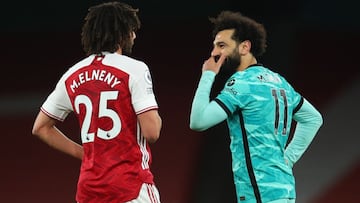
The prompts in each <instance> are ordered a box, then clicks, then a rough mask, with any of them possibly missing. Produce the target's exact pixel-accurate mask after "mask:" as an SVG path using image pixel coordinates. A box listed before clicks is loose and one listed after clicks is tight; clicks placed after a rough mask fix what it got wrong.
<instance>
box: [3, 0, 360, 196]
mask: <svg viewBox="0 0 360 203" xmlns="http://www.w3.org/2000/svg"><path fill="white" fill-rule="evenodd" d="M99 2H100V1H87V2H75V1H69V0H63V1H57V2H54V1H43V0H42V1H24V0H20V1H6V2H2V5H1V12H0V20H1V27H0V32H1V34H0V44H1V80H0V127H1V131H2V134H1V147H0V157H1V159H0V161H1V167H0V180H1V183H0V201H1V202H11V203H23V202H36V203H45V202H52V203H64V202H75V201H74V195H75V189H76V181H77V177H78V171H79V164H80V163H79V162H78V161H77V160H74V159H73V158H71V157H68V156H66V155H64V154H62V153H60V152H57V151H55V150H53V149H51V148H49V147H48V146H46V145H45V144H43V143H42V142H40V141H39V140H38V139H36V138H35V137H32V136H31V128H32V122H33V120H34V118H35V116H36V114H37V112H38V109H39V106H40V105H41V103H42V102H43V101H44V99H45V98H46V96H47V94H49V92H50V91H51V90H52V89H53V88H54V85H55V82H56V81H57V80H58V79H59V77H60V76H61V75H62V73H63V72H64V71H65V70H66V69H67V67H69V66H71V65H72V64H73V63H75V62H76V61H78V60H79V59H80V58H82V57H83V56H84V54H83V52H82V49H81V44H80V28H81V24H82V22H83V17H84V15H85V14H86V10H87V8H88V7H89V6H91V5H94V4H96V3H99ZM125 2H128V3H130V4H132V5H133V6H135V7H138V8H139V9H140V18H141V20H142V23H143V26H142V29H141V30H140V31H139V33H138V34H137V39H136V44H135V47H134V50H133V51H134V53H133V55H134V57H136V58H138V59H141V60H143V61H145V62H146V63H147V64H148V65H149V67H150V68H151V70H152V74H153V80H154V89H155V92H156V94H157V97H158V103H159V105H160V114H161V116H162V118H163V129H162V134H161V138H160V140H159V141H158V142H157V143H156V144H155V145H152V150H153V155H154V160H153V172H154V174H155V181H156V183H157V186H158V187H159V190H160V192H161V198H162V202H164V203H195V202H196V203H203V202H204V203H219V202H221V203H223V202H226V203H232V202H234V188H233V185H232V174H231V169H230V165H231V163H230V157H229V150H228V146H227V145H228V142H229V140H228V137H227V136H226V132H225V126H224V125H220V126H218V127H215V128H213V129H211V130H209V131H207V132H205V133H195V132H192V131H191V130H190V129H189V127H188V122H189V121H188V117H189V111H190V105H191V98H192V96H193V94H194V91H195V88H196V85H197V80H198V79H199V77H200V69H201V64H202V63H203V60H204V59H206V58H207V57H208V55H209V53H210V50H211V46H212V45H211V43H212V38H211V35H210V32H211V25H210V23H209V22H208V19H207V17H209V16H215V15H216V14H217V13H218V12H219V11H220V10H222V9H230V10H238V11H241V12H242V13H243V14H245V15H248V16H249V17H252V18H254V19H256V20H257V21H259V22H261V23H263V24H264V25H265V27H266V28H267V30H268V36H269V37H268V38H269V42H268V45H269V48H268V51H267V53H266V54H265V55H264V57H263V58H262V59H261V62H262V63H263V64H265V65H268V66H269V67H271V68H272V69H274V70H275V71H278V72H280V73H282V74H283V75H284V76H285V77H286V78H287V79H288V80H289V81H290V82H291V83H292V84H293V85H294V87H295V88H296V89H297V90H298V91H299V92H301V93H302V94H303V95H304V96H305V97H306V98H308V100H310V101H312V102H313V103H314V104H315V105H316V106H317V107H318V109H319V110H320V111H321V112H322V114H323V116H324V126H323V127H322V128H321V130H320V132H319V134H318V136H317V137H316V138H315V140H314V142H313V143H312V145H311V148H310V149H309V150H308V151H307V153H306V154H305V155H304V157H303V158H302V159H301V160H300V161H299V163H298V164H297V165H296V166H295V168H294V171H295V175H296V178H297V188H298V201H297V202H298V203H335V202H341V203H342V202H347V203H358V202H360V187H359V186H358V182H360V161H359V155H360V147H359V141H360V133H359V128H358V125H359V124H360V122H359V121H360V119H359V113H360V108H359V103H360V71H359V68H360V67H359V65H358V63H357V60H358V53H359V51H358V49H359V47H360V21H359V20H360V14H359V12H358V10H357V6H356V4H355V1H352V0H343V1H339V0H337V1H325V0H319V1H316V2H315V1H310V0H303V1H292V2H288V1H285V0H280V1H276V2H271V1H252V2H250V1H244V2H240V1H230V0H222V1H220V0H211V1H205V0H196V1H186V0H183V1H160V0H155V1H151V2H150V1H125ZM73 121H74V117H73V116H70V117H69V118H68V119H67V121H66V122H65V123H63V124H61V126H60V128H61V129H62V130H64V131H65V132H67V133H68V135H70V136H71V137H72V138H73V139H74V140H76V141H79V136H78V134H79V131H78V126H77V125H76V124H75V125H74V124H73V123H74V122H73Z"/></svg>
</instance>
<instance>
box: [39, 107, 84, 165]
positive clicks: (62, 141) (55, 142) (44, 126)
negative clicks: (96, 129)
mask: <svg viewBox="0 0 360 203" xmlns="http://www.w3.org/2000/svg"><path fill="white" fill-rule="evenodd" d="M56 123H57V120H56V119H53V118H51V117H49V116H48V115H46V114H45V113H43V112H42V111H40V112H39V114H38V116H37V117H36V119H35V122H34V126H33V129H32V134H33V135H35V136H37V137H39V138H40V139H41V140H42V141H44V142H45V143H46V144H48V145H49V146H51V147H53V148H55V149H57V150H59V151H61V152H64V153H66V154H69V155H71V156H73V157H75V158H78V159H82V157H83V148H82V146H81V145H79V144H77V143H76V142H74V141H72V140H70V139H69V138H68V137H66V136H65V135H64V134H63V133H62V132H61V131H60V130H59V129H57V128H56V126H55V125H56Z"/></svg>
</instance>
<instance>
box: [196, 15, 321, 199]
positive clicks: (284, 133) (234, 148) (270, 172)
mask: <svg viewBox="0 0 360 203" xmlns="http://www.w3.org/2000/svg"><path fill="white" fill-rule="evenodd" d="M211 21H212V22H213V23H214V26H215V28H214V31H213V33H214V42H213V44H214V48H213V50H212V52H211V56H210V58H209V59H208V60H206V61H205V62H204V64H203V67H202V71H203V72H202V75H201V78H200V81H199V85H198V88H197V90H196V93H195V96H194V100H193V103H192V109H191V115H190V127H191V128H192V129H194V130H197V131H203V130H206V129H208V128H210V127H212V126H214V125H216V124H218V123H220V122H222V121H224V120H225V119H226V120H227V124H228V128H229V131H230V132H229V134H230V140H231V143H230V151H231V154H232V169H233V174H234V184H235V188H236V196H237V202H239V203H294V202H295V199H296V193H295V178H294V176H293V173H292V166H293V164H295V163H296V161H297V160H298V159H299V158H300V157H301V155H302V154H303V153H304V151H305V150H306V149H307V147H308V146H309V144H310V143H311V141H312V139H313V138H314V136H315V134H316V133H317V131H318V129H319V128H320V126H321V125H322V116H321V114H320V113H319V112H318V111H317V110H316V109H315V108H314V107H313V106H312V105H311V104H310V103H309V102H308V101H307V100H306V99H305V98H303V97H302V96H301V95H300V94H299V93H298V92H296V91H295V90H294V88H293V87H292V86H291V85H290V84H289V83H288V82H287V81H286V80H285V78H283V77H282V76H280V75H279V74H277V73H275V72H273V71H271V70H269V69H268V68H266V67H264V66H263V65H262V64H259V63H258V61H257V57H259V56H260V55H261V54H263V53H264V52H265V47H266V32H265V28H264V27H263V26H262V25H261V24H259V23H257V22H255V21H254V20H252V19H250V18H248V17H245V16H243V15H241V14H240V13H237V12H230V11H224V12H221V13H220V14H219V16H218V17H217V18H212V19H211ZM218 57H219V58H218ZM217 58H218V60H216V59H217ZM220 68H221V69H227V70H228V71H229V70H230V69H232V70H233V72H234V73H233V74H232V76H230V78H229V79H228V80H227V82H226V84H225V86H224V88H223V89H222V91H221V92H220V93H219V94H218V95H217V96H216V98H215V99H214V100H212V101H209V95H210V91H211V88H212V85H213V82H214V79H215V76H216V75H217V74H218V73H219V71H220ZM292 120H295V121H296V122H297V126H296V129H295V132H294V137H293V139H292V140H291V141H290V143H289V145H288V146H287V147H286V144H287V142H288V139H289V133H290V127H291V121H292Z"/></svg>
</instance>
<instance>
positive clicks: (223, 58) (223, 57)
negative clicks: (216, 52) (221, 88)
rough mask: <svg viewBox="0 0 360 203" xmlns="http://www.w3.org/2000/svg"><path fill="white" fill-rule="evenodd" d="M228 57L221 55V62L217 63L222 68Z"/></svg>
mask: <svg viewBox="0 0 360 203" xmlns="http://www.w3.org/2000/svg"><path fill="white" fill-rule="evenodd" d="M226 57H227V56H226V55H225V54H221V56H220V58H219V60H218V61H217V62H216V63H217V64H218V65H220V66H221V65H222V64H223V63H224V61H225V59H226Z"/></svg>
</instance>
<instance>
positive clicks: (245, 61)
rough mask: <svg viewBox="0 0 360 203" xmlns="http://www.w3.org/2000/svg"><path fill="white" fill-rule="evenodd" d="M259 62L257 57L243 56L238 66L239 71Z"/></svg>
mask: <svg viewBox="0 0 360 203" xmlns="http://www.w3.org/2000/svg"><path fill="white" fill-rule="evenodd" d="M254 64H257V60H256V58H255V57H253V56H251V57H243V58H241V63H240V65H239V67H238V69H237V70H238V71H244V70H245V69H246V68H248V67H249V66H251V65H254Z"/></svg>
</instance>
